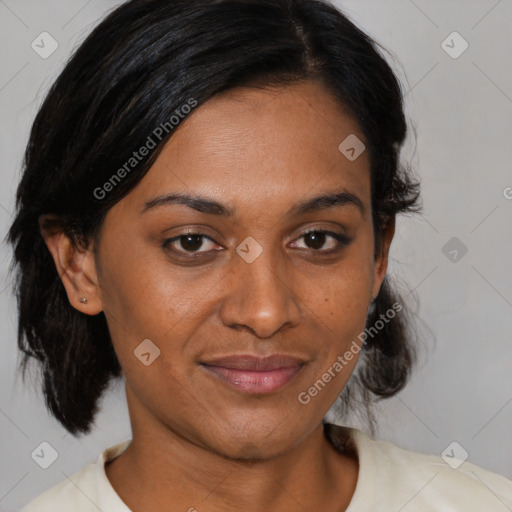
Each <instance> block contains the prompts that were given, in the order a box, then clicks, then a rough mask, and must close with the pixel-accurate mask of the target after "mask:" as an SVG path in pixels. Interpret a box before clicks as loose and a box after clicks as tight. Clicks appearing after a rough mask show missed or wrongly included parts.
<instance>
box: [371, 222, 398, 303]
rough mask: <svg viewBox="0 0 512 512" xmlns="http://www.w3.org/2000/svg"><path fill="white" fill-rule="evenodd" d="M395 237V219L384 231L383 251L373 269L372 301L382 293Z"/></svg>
mask: <svg viewBox="0 0 512 512" xmlns="http://www.w3.org/2000/svg"><path fill="white" fill-rule="evenodd" d="M394 235H395V217H393V218H392V220H390V221H389V223H388V225H387V226H386V228H385V229H384V232H383V236H382V244H381V251H380V254H379V255H378V257H377V258H376V260H375V265H374V267H373V280H372V299H374V298H375V297H377V295H378V294H379V291H380V287H381V285H382V282H383V281H384V278H385V277H386V272H387V270H388V256H389V248H390V247H391V242H392V240H393V236H394Z"/></svg>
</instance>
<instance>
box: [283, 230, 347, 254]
mask: <svg viewBox="0 0 512 512" xmlns="http://www.w3.org/2000/svg"><path fill="white" fill-rule="evenodd" d="M301 239H303V240H304V244H305V247H300V246H298V245H297V242H293V244H294V245H293V246H294V247H296V248H299V249H301V248H303V249H310V250H312V251H316V252H321V253H329V252H335V251H337V250H339V249H341V248H342V247H344V246H346V245H348V244H349V243H350V242H351V241H352V238H349V237H347V236H346V235H342V234H341V233H335V232H333V231H325V230H318V229H314V230H311V231H308V232H306V233H303V234H302V235H301V236H300V237H299V238H298V239H297V240H301ZM326 244H327V246H326Z"/></svg>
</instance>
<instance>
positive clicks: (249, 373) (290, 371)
mask: <svg viewBox="0 0 512 512" xmlns="http://www.w3.org/2000/svg"><path fill="white" fill-rule="evenodd" d="M306 364H307V362H306V361H304V360H302V359H299V358H296V357H292V356H287V355H281V354H277V355H273V356H269V357H257V356H252V355H237V356H228V357H223V358H219V359H215V360H210V361H204V362H201V363H200V366H201V367H202V368H203V369H204V370H205V371H206V372H207V373H208V374H209V375H212V376H213V377H216V378H217V379H219V380H220V381H222V382H224V383H226V384H228V385H229V386H230V387H234V388H235V389H238V390H239V391H242V392H245V393H252V394H267V393H272V392H274V391H277V390H278V389H281V388H283V387H284V386H286V385H287V384H289V383H290V382H291V381H292V380H293V379H294V378H295V377H296V375H297V374H298V373H299V372H300V371H301V370H302V368H304V366H306Z"/></svg>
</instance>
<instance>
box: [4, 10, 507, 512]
mask: <svg viewBox="0 0 512 512" xmlns="http://www.w3.org/2000/svg"><path fill="white" fill-rule="evenodd" d="M117 3H118V2H115V1H105V0H89V1H88V2H87V1H85V0H67V1H66V2H64V1H35V0H32V1H28V0H0V20H1V21H0V27H1V30H0V47H1V48H2V64H1V77H0V108H1V120H2V122H1V125H0V130H1V140H0V148H1V155H2V167H1V171H0V185H1V189H0V232H1V235H2V238H3V236H4V235H5V233H6V230H7V229H8V226H9V225H10V223H11V220H12V217H11V212H12V211H13V208H14V194H15V187H16V184H17V182H18V180H19V176H20V162H21V158H22V154H23V150H24V146H25V144H26V141H27V137H28V131H29V128H30V124H31V122H32V120H33V118H34V115H35V112H36V109H37V107H38V105H39V104H40V103H41V101H42V98H43V96H44V93H45V91H46V90H47V88H48V86H49V85H50V84H51V82H52V81H53V79H54V78H55V76H56V74H57V73H58V72H59V70H60V69H61V68H62V66H63V64H64V62H65V61H66V59H67V58H68V56H69V54H70V52H71V50H72V49H73V48H74V47H75V46H76V45H77V44H78V43H79V42H80V41H81V40H82V39H83V38H84V36H85V35H86V34H87V33H89V31H90V30H91V28H92V27H93V26H94V25H95V24H96V22H97V21H98V20H99V19H100V18H101V17H102V16H103V15H104V13H105V12H106V11H108V10H110V9H111V8H112V7H114V6H115V5H116V4H117ZM339 5H340V6H341V7H342V8H343V9H344V11H345V13H347V14H348V15H349V16H350V17H351V18H352V19H353V20H354V21H355V22H356V23H357V24H358V25H360V26H361V27H362V28H363V29H365V30H366V31H368V32H369V33H370V35H372V36H373V37H374V38H375V39H377V41H379V42H380V43H382V44H383V45H384V47H385V48H387V49H388V50H390V51H391V52H392V53H393V54H394V55H395V59H396V61H395V62H394V63H393V66H394V68H395V69H396V71H397V73H399V75H400V77H401V79H402V80H403V82H404V88H405V90H406V91H407V95H406V101H407V113H408V116H409V117H410V118H411V119H412V120H413V124H414V126H415V127H416V130H417V137H416V140H415V139H414V137H413V136H412V137H411V138H410V139H409V142H408V145H407V148H406V151H405V153H404V156H405V157H406V158H411V159H412V163H413V164H414V165H415V167H416V171H417V173H418V174H419V175H420V177H421V181H422V193H423V201H424V205H425V211H424V214H423V215H421V216H413V217H403V218H400V219H399V221H398V225H397V235H396V237H395V241H394V243H393V245H392V250H391V257H392V258H391V264H390V265H391V267H390V274H391V275H397V276H399V278H400V282H401V283H402V291H403V292H404V295H408V294H409V292H411V294H410V295H408V298H409V299H412V298H413V297H417V298H418V300H419V306H418V308H419V309H418V316H419V317H420V318H421V320H422V322H423V323H420V325H419V328H420V331H421V333H422V334H423V342H422V345H421V346H422V358H421V361H420V365H419V367H418V369H417V370H416V372H415V374H414V376H413V378H412V380H411V382H410V384H409V385H408V387H407V388H406V389H405V390H404V391H403V392H401V393H400V394H399V395H398V396H397V397H395V398H393V399H391V400H388V401H385V402H382V403H381V404H380V405H379V406H378V408H377V412H378V415H379V423H380V431H379V434H378V437H380V438H382V439H386V440H389V441H392V442H394V443H396V444H399V445H400V446H403V447H405V448H409V449H413V450H416V451H421V452H427V453H434V454H439V455H440V454H441V453H442V452H443V450H445V448H446V447H447V446H448V445H449V444H450V443H452V442H453V441H456V442H458V443H459V444H460V445H461V446H462V447H463V448H464V449H465V450H466V451H467V452H468V454H469V459H468V460H469V461H471V462H473V463H476V464H478V465H480V466H482V467H484V468H487V469H490V470H492V471H495V472H498V473H501V474H504V475H506V476H508V477H509V478H512V428H511V427H512V357H511V356H512V271H511V268H510V263H511V261H512V237H511V235H512V230H511V225H512V222H511V221H512V172H511V162H512V151H511V146H512V142H511V140H510V139H511V135H512V129H511V127H512V70H511V61H510V55H511V54H512V31H511V30H510V21H511V20H512V1H511V0H500V1H496V0H478V1H476V0H473V1H454V0H451V1H450V2H446V1H441V0H436V1H426V0H415V1H412V0H386V1H382V0H358V1H357V0H350V1H348V0H347V1H341V2H339ZM43 31H47V32H49V33H50V34H51V35H52V37H53V38H55V40H56V41H57V42H58V45H59V46H58V49H57V50H56V51H55V52H54V53H53V54H52V55H51V56H50V57H49V58H47V59H42V58H41V57H40V56H39V55H38V54H36V52H35V51H34V50H33V49H32V48H31V43H32V41H33V40H35V39H36V37H38V36H39V34H41V32H43ZM453 31H457V32H458V33H460V34H461V36H462V37H463V38H464V39H465V40H466V41H467V42H468V44H469V47H468V49H467V50H466V51H465V52H464V53H463V54H462V55H460V56H459V57H458V58H452V57H450V56H449V55H448V54H447V53H446V52H445V50H444V49H443V47H442V46H441V43H442V42H443V41H444V40H445V39H446V38H447V36H448V35H449V34H451V33H452V32H453ZM452 39H453V38H452ZM447 44H449V45H450V46H453V48H452V51H457V50H458V49H460V48H461V41H460V40H458V39H454V40H453V43H452V42H451V39H448V42H447ZM507 187H510V188H507ZM507 196H508V198H507ZM452 237H456V240H455V241H452V242H451V243H452V244H453V243H454V244H455V245H454V246H453V247H452V246H451V245H448V247H447V248H445V249H444V250H443V248H444V247H445V244H447V243H448V242H449V240H450V239H452ZM461 244H464V246H466V247H467V249H468V251H467V253H466V254H465V255H464V256H462V257H461V254H462V253H461V251H460V248H461V247H462V245H461ZM454 247H455V248H456V249H457V251H458V256H457V258H456V261H451V260H450V258H452V259H453V254H454V253H452V255H450V254H449V251H452V250H453V248H454ZM10 257H11V255H10V252H9V250H8V248H7V247H6V246H5V245H1V246H0V274H1V276H0V277H1V284H0V291H1V294H0V324H1V326H2V331H1V333H2V335H1V340H0V347H1V350H2V352H1V353H2V357H1V358H0V367H1V376H2V377H1V378H2V385H1V386H0V443H1V445H0V453H1V456H0V510H2V511H15V510H19V508H20V507H21V506H22V505H23V504H25V503H27V502H28V501H29V500H30V499H31V498H33V497H35V496H36V495H38V494H39V493H41V492H42V491H43V490H45V489H47V488H48V487H50V486H51V485H53V484H55V483H57V482H58V481H60V480H62V479H64V478H66V476H69V475H71V474H72V473H73V472H75V471H77V470H78V469H79V468H81V467H82V466H84V465H85V464H86V463H88V462H91V461H93V460H95V459H96V457H97V456H98V454H99V453H100V452H101V451H102V450H103V449H104V448H105V447H107V446H110V445H112V444H114V443H117V442H118V441H120V440H123V439H126V438H128V437H130V426H129V422H128V415H127V411H126V404H125V398H124V388H123V385H122V384H118V385H117V386H114V387H113V388H112V389H111V392H109V393H108V395H107V396H106V397H105V400H104V401H103V409H102V412H101V414H100V415H99V416H98V418H97V428H96V430H95V431H94V433H93V434H91V435H90V436H87V437H84V438H80V439H75V438H73V437H72V436H71V435H69V434H66V432H65V431H64V430H63V429H62V428H61V427H60V426H59V425H58V424H57V422H56V421H55V420H53V419H52V418H51V417H50V416H49V414H48V413H47V412H46V410H45V408H44V405H43V403H42V399H41V395H40V394H38V393H37V392H35V391H34V390H33V388H32V387H31V385H32V381H31V380H30V379H29V380H28V381H27V384H28V385H27V386H24V385H23V384H22V382H21V379H20V378H18V377H17V375H16V373H15V368H16V365H17V362H18V357H19V356H18V353H17V347H16V308H15V302H14V299H13V297H12V294H11V292H10V281H9V277H8V265H9V262H10ZM351 424H352V425H353V426H360V427H361V428H364V426H363V425H360V423H358V421H357V420H356V419H354V420H353V421H352V422H351ZM42 441H47V442H49V443H50V444H51V445H52V446H53V447H54V448H55V449H56V450H57V452H58V454H59V457H58V459H57V460H56V462H55V463H54V464H52V465H51V466H50V467H49V468H48V469H46V470H44V469H41V468H40V467H39V466H38V465H37V464H36V463H35V462H34V461H33V460H32V458H31V453H32V452H33V450H34V449H35V448H36V447H37V446H38V445H39V444H40V443H41V442H42Z"/></svg>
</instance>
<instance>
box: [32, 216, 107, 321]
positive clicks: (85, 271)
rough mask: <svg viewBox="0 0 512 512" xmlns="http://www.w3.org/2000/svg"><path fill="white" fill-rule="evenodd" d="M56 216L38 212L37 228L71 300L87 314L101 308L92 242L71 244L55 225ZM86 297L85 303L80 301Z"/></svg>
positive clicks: (74, 305)
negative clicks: (81, 244)
mask: <svg viewBox="0 0 512 512" xmlns="http://www.w3.org/2000/svg"><path fill="white" fill-rule="evenodd" d="M58 220H59V219H58V217H57V216H55V215H41V216H40V217H39V228H40V231H41V235H42V236H43V238H44V241H45V243H46V246H47V247H48V250H49V251H50V253H51V255H52V257H53V261H54V262H55V267H56V268H57V272H58V274H59V276H60V278H61V281H62V284H63V285H64V288H65V289H66V293H67V295H68V299H69V302H70V304H71V305H72V306H73V307H74V308H75V309H77V310H78V311H81V312H82V313H85V314H87V315H97V314H98V313H100V312H101V311H103V305H102V301H101V293H100V287H99V284H98V274H97V269H96V262H95V259H94V252H93V243H92V242H91V243H90V244H89V245H88V246H87V247H80V246H78V247H77V246H76V245H74V244H73V243H72V242H71V240H70V239H69V238H68V237H67V236H66V235H65V234H64V232H63V231H62V229H59V228H56V226H57V225H58ZM82 298H85V299H86V300H87V302H86V303H82V302H80V299H82Z"/></svg>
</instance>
